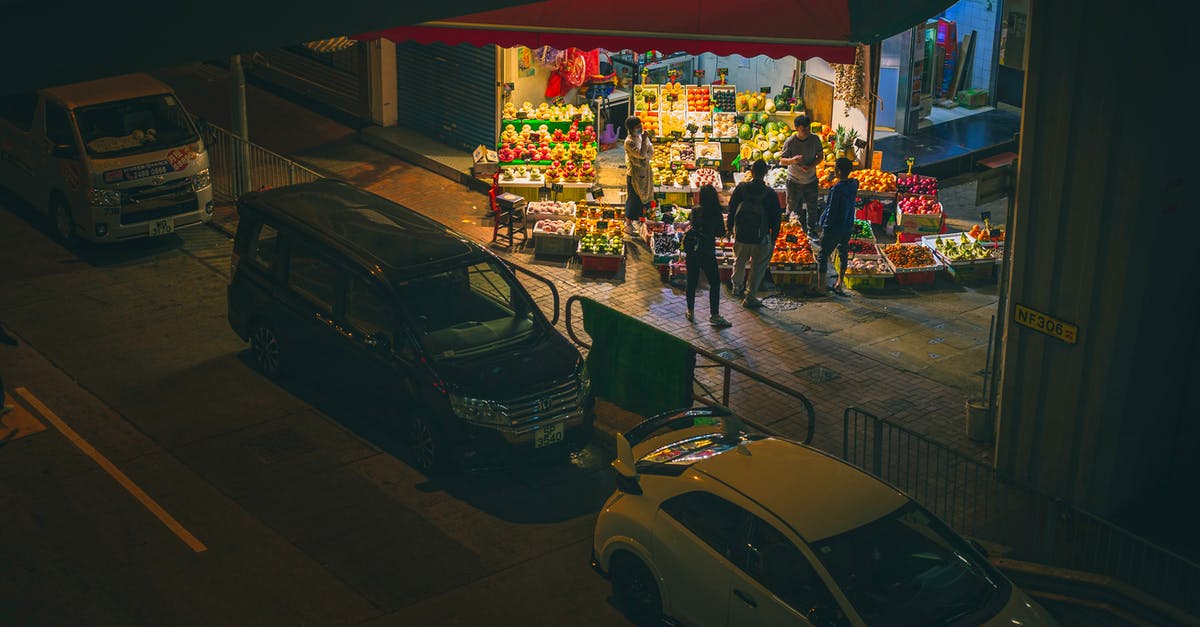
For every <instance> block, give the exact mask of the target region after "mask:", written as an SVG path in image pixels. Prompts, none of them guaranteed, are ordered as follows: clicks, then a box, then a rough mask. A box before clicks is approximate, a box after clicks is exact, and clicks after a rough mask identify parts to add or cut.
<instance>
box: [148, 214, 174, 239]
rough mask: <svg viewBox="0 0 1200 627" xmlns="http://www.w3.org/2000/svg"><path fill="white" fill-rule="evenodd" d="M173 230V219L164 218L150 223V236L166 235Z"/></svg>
mask: <svg viewBox="0 0 1200 627" xmlns="http://www.w3.org/2000/svg"><path fill="white" fill-rule="evenodd" d="M174 231H175V220H172V219H171V218H164V219H162V220H157V221H155V222H152V223H150V237H157V236H159V235H166V234H167V233H172V232H174Z"/></svg>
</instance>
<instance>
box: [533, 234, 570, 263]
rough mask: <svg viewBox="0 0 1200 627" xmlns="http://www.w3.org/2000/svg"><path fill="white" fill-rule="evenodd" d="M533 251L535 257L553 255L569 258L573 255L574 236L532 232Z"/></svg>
mask: <svg viewBox="0 0 1200 627" xmlns="http://www.w3.org/2000/svg"><path fill="white" fill-rule="evenodd" d="M533 251H534V254H535V255H538V256H541V255H553V256H560V257H570V256H571V255H573V254H575V236H574V235H572V234H570V233H545V232H542V231H534V232H533Z"/></svg>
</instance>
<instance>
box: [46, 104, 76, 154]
mask: <svg viewBox="0 0 1200 627" xmlns="http://www.w3.org/2000/svg"><path fill="white" fill-rule="evenodd" d="M46 138H47V139H49V140H50V141H51V142H53V143H54V144H55V145H58V146H72V147H74V146H75V133H74V132H73V131H72V130H71V118H70V116H69V115H67V110H66V109H63V108H62V107H60V106H58V105H56V104H54V103H51V102H47V103H46Z"/></svg>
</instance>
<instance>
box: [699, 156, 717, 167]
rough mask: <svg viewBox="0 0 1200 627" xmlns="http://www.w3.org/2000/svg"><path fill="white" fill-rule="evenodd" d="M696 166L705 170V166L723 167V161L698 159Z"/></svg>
mask: <svg viewBox="0 0 1200 627" xmlns="http://www.w3.org/2000/svg"><path fill="white" fill-rule="evenodd" d="M696 165H697V166H698V167H701V168H703V167H705V166H708V167H714V168H715V167H717V166H719V165H721V160H720V159H711V158H709V157H701V158H699V159H696Z"/></svg>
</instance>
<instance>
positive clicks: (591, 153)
mask: <svg viewBox="0 0 1200 627" xmlns="http://www.w3.org/2000/svg"><path fill="white" fill-rule="evenodd" d="M501 117H502V121H501V124H500V126H501V131H500V137H499V139H498V141H497V143H496V154H497V157H498V158H499V161H500V172H499V175H498V178H497V181H496V184H497V187H499V188H500V189H501V190H503V191H505V192H511V193H514V194H517V195H520V196H522V197H524V198H525V199H527V200H531V201H533V200H538V199H539V197H540V196H539V194H544V193H545V192H540V190H542V189H553V190H554V192H555V193H556V199H558V200H576V201H581V200H583V199H584V198H585V197H586V195H587V190H589V189H591V188H592V186H593V184H594V183H595V180H596V158H597V157H598V156H599V154H600V145H599V143H598V141H597V137H596V128H595V121H596V117H595V114H594V113H592V111H591V109H590V108H589V107H588V105H587V104H583V105H580V106H578V107H576V106H574V105H562V104H549V103H544V102H543V103H541V104H540V105H538V106H536V107H534V106H533V103H530V102H525V103H524V104H523V105H522V106H521V107H519V108H518V107H517V106H516V105H514V104H513V103H512V102H508V103H506V104H505V105H504V110H503V112H502V115H501Z"/></svg>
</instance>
